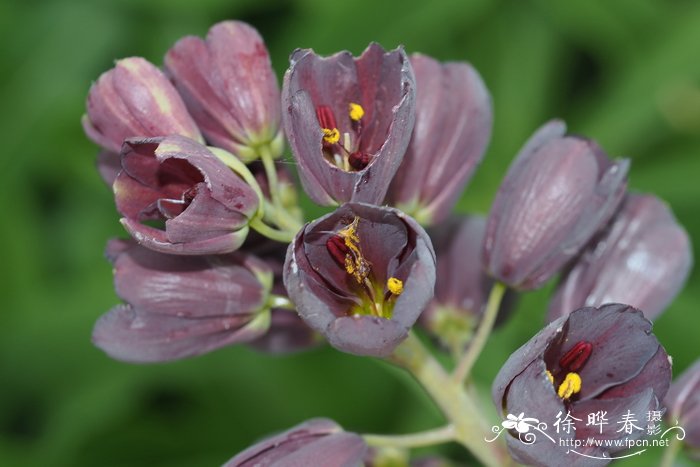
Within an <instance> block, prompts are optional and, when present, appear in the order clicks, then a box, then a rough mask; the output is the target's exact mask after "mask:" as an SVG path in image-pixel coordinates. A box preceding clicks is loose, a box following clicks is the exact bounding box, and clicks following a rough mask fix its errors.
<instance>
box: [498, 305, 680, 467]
mask: <svg viewBox="0 0 700 467" xmlns="http://www.w3.org/2000/svg"><path fill="white" fill-rule="evenodd" d="M670 381H671V363H670V360H669V357H668V355H667V354H666V351H665V350H664V348H663V347H662V346H661V345H660V344H659V342H658V340H657V339H656V337H655V336H654V334H652V332H651V323H650V322H649V321H648V320H647V319H645V318H644V315H643V314H642V313H641V312H640V311H639V310H636V309H634V308H632V307H629V306H627V305H620V304H609V305H604V306H602V307H600V308H599V309H596V308H581V309H578V310H576V311H573V312H572V313H571V314H570V315H568V316H565V317H562V318H559V319H557V320H556V321H554V322H552V323H550V324H549V325H548V326H547V327H545V328H544V329H543V330H542V331H540V332H539V333H538V334H537V335H536V336H535V337H533V338H532V339H530V341H529V342H527V343H526V344H525V345H523V346H522V347H520V348H519V349H518V350H516V351H515V352H514V353H513V354H512V355H511V356H510V358H509V359H508V361H507V362H506V363H505V365H503V367H502V368H501V370H500V372H499V373H498V375H497V376H496V379H495V381H494V383H493V388H492V395H493V401H494V404H495V405H496V407H497V408H498V409H499V410H500V411H502V416H503V417H504V418H505V416H506V414H508V417H507V418H508V420H506V421H504V422H503V426H504V428H508V429H510V430H512V431H510V432H507V433H506V442H507V443H508V449H509V451H510V453H511V455H512V456H513V457H514V458H515V460H516V461H517V462H520V463H524V464H528V465H538V466H552V465H566V464H569V463H571V462H574V458H573V457H572V454H571V452H570V450H571V447H572V446H574V445H576V446H581V448H579V449H578V451H579V453H583V454H585V455H587V456H593V457H596V458H602V457H610V455H611V454H614V453H615V452H619V451H621V450H624V449H626V448H627V446H629V445H628V444H626V443H627V442H634V440H636V439H638V438H639V437H641V436H642V435H644V434H646V430H631V431H629V432H627V431H626V430H621V429H620V425H618V424H617V423H616V422H617V421H618V420H621V419H622V417H623V416H624V415H625V414H626V413H627V412H628V411H629V412H630V413H632V414H638V415H641V414H644V415H646V414H647V413H648V412H650V411H656V410H661V409H660V403H659V401H661V400H662V399H663V397H664V395H665V394H666V392H667V391H668V387H669V384H670ZM598 411H604V412H605V418H606V420H608V422H607V424H600V425H597V424H591V423H589V420H590V418H589V415H590V414H595V413H597V412H598ZM517 414H520V416H519V417H518V418H517V419H516V415H517ZM567 414H568V415H570V417H571V418H570V419H569V421H570V422H572V423H573V425H574V426H573V427H572V428H571V429H570V430H566V431H565V430H561V431H559V430H557V433H556V436H557V437H558V438H559V439H558V440H556V441H550V440H549V439H547V438H546V437H545V436H541V437H537V436H536V440H535V441H534V442H532V443H524V442H522V441H521V440H522V439H523V438H520V437H519V435H520V434H521V433H526V432H527V431H528V428H527V426H524V424H526V423H527V422H528V421H529V422H530V423H533V424H534V425H535V426H536V425H537V423H539V422H544V423H546V424H547V426H553V425H552V424H553V423H555V422H556V420H559V421H560V423H561V420H562V419H564V418H565V417H566V416H567ZM523 417H527V418H528V419H529V420H523ZM515 430H517V433H516V432H515ZM590 438H594V439H596V440H597V441H600V444H596V445H590V444H586V440H587V439H590ZM576 443H578V444H576ZM567 446H568V447H567ZM606 463H607V462H606V461H602V462H598V463H595V464H591V465H605V464H606ZM577 465H578V464H577ZM586 465H589V464H586Z"/></svg>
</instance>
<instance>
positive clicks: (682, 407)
mask: <svg viewBox="0 0 700 467" xmlns="http://www.w3.org/2000/svg"><path fill="white" fill-rule="evenodd" d="M664 405H665V406H666V410H667V412H666V421H667V422H668V424H669V425H671V426H674V425H676V424H678V425H679V426H680V427H682V428H683V429H684V430H685V439H684V440H683V442H684V443H685V445H686V446H687V447H688V449H689V450H690V455H691V456H692V457H693V459H698V460H700V360H698V361H696V362H695V363H693V365H692V366H691V367H690V368H688V369H687V370H685V371H684V372H683V374H681V375H680V376H679V377H677V378H676V379H675V380H674V382H673V384H672V385H671V389H669V390H668V394H667V395H666V399H664Z"/></svg>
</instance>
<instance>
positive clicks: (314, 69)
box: [282, 43, 415, 205]
mask: <svg viewBox="0 0 700 467" xmlns="http://www.w3.org/2000/svg"><path fill="white" fill-rule="evenodd" d="M290 60H291V65H290V68H289V70H287V73H286V74H285V77H284V85H283V89H282V99H283V103H284V109H285V112H284V113H283V115H282V118H283V123H284V127H285V130H286V133H287V137H288V139H289V144H290V146H291V148H292V152H293V153H294V157H295V158H296V161H297V164H298V167H299V176H300V178H301V182H302V184H303V186H304V189H305V190H306V192H307V193H308V195H309V196H310V197H311V199H313V200H314V201H315V202H316V203H318V204H322V205H336V204H340V203H343V202H346V201H357V202H365V203H372V204H379V203H381V202H382V201H383V200H384V196H385V195H386V192H387V189H388V187H389V182H390V181H391V179H392V177H393V176H394V174H395V173H396V170H397V169H398V168H399V165H400V164H401V160H402V158H403V155H404V153H405V151H406V147H407V146H408V142H409V140H410V138H411V130H412V129H413V123H414V119H415V115H414V112H415V85H414V81H413V72H412V71H411V65H410V63H409V61H408V57H406V54H405V53H404V51H403V49H401V48H399V49H396V50H393V51H391V52H385V51H384V49H382V47H381V46H379V45H378V44H374V43H373V44H370V45H369V47H367V49H366V50H365V51H364V52H363V53H362V55H361V56H360V57H359V58H353V57H352V55H351V54H350V53H349V52H340V53H337V54H335V55H333V56H330V57H325V58H323V57H319V56H318V55H316V54H315V53H314V52H313V51H312V50H309V49H303V50H301V49H300V50H297V51H296V52H294V53H293V54H292V56H291V59H290Z"/></svg>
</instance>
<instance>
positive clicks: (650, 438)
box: [484, 410, 685, 460]
mask: <svg viewBox="0 0 700 467" xmlns="http://www.w3.org/2000/svg"><path fill="white" fill-rule="evenodd" d="M606 415H607V412H605V411H598V412H595V413H591V414H588V417H587V418H586V423H585V426H586V427H591V426H597V427H598V428H599V434H601V435H602V434H603V427H604V425H609V424H610V423H609V421H608V419H607V418H606ZM662 415H663V412H662V411H649V412H647V414H646V421H647V424H646V426H644V427H643V426H640V425H637V424H635V423H640V424H641V425H643V423H641V422H639V421H638V420H637V418H636V415H635V414H634V413H632V411H631V410H628V411H627V412H626V413H625V414H624V415H623V416H622V417H620V420H618V421H616V423H615V424H614V425H612V426H611V428H610V429H609V430H607V435H606V436H601V437H595V436H586V437H585V438H577V437H576V422H583V419H582V418H576V417H574V416H573V415H572V414H571V413H570V412H567V413H566V414H562V412H559V413H558V414H557V417H556V421H554V423H552V424H551V425H548V424H547V423H546V422H542V421H540V420H539V419H537V418H534V417H526V416H525V413H524V412H521V413H520V414H519V415H517V416H516V415H513V414H508V415H507V416H506V419H505V420H503V421H502V422H501V424H500V425H494V426H493V427H491V431H492V432H493V433H495V436H494V437H493V438H490V439H489V438H484V441H486V442H487V443H492V442H494V441H495V440H496V439H498V438H499V437H500V435H501V433H503V432H504V431H510V432H511V434H512V435H513V436H514V437H516V436H517V438H518V439H519V440H520V442H521V443H523V444H525V445H532V444H535V442H537V440H538V435H539V434H541V435H543V436H544V438H546V439H547V440H549V441H550V442H551V443H553V444H557V445H559V446H561V447H565V448H566V453H567V454H569V453H573V454H576V455H579V456H582V457H588V458H591V459H605V460H612V459H622V458H626V457H632V456H638V455H641V454H642V453H644V452H645V451H646V450H647V449H648V448H649V447H668V446H669V443H670V441H671V439H672V436H673V435H675V437H676V439H677V440H678V441H682V440H683V439H685V429H683V427H681V426H680V425H678V422H677V421H676V424H675V425H673V426H671V427H668V428H667V429H666V430H663V431H662V427H661V425H660V424H659V423H657V422H660V421H661V416H662ZM548 428H549V429H550V430H554V431H555V433H553V434H560V435H567V436H566V437H563V436H558V437H557V438H556V439H555V437H553V436H551V435H550V434H548V433H547V430H548ZM516 433H517V435H516ZM612 433H614V434H620V436H622V437H614V436H610V435H611V434H612ZM571 435H573V438H572V437H571ZM644 435H646V436H647V438H639V436H644ZM635 436H637V437H635ZM596 448H598V449H601V450H603V453H602V455H592V454H587V453H585V452H581V451H584V450H591V449H592V450H593V452H595V450H596ZM610 448H616V449H620V448H622V449H634V448H640V449H639V450H636V451H634V452H631V453H628V454H624V455H621V456H616V457H612V456H610V455H609V454H608V453H607V452H604V451H605V450H607V449H610Z"/></svg>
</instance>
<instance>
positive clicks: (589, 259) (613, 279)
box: [549, 195, 693, 320]
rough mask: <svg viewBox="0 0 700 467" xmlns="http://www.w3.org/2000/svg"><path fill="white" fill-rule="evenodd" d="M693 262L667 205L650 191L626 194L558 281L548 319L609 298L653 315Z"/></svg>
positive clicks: (675, 290) (664, 304) (680, 283)
mask: <svg viewBox="0 0 700 467" xmlns="http://www.w3.org/2000/svg"><path fill="white" fill-rule="evenodd" d="M692 261H693V260H692V253H691V251H690V240H689V239H688V235H687V234H686V232H685V230H683V227H681V226H680V225H678V223H677V222H676V219H675V218H674V217H673V213H672V212H671V210H670V209H669V208H668V206H666V204H664V203H663V202H662V201H661V200H659V199H658V198H656V197H655V196H652V195H629V196H627V199H626V200H625V202H624V204H623V206H622V209H621V210H620V212H619V213H618V214H617V215H616V217H615V219H614V221H613V223H612V225H611V226H610V227H609V229H608V230H607V231H606V232H605V233H604V235H603V236H602V237H601V238H600V239H599V240H597V241H596V242H595V243H594V244H592V245H591V246H590V247H588V249H587V250H586V251H585V252H584V253H583V255H582V256H581V258H579V259H578V260H576V262H575V263H574V264H573V265H572V267H571V269H570V270H569V271H568V272H567V274H566V276H565V277H564V279H563V280H562V282H561V283H560V284H559V286H558V288H557V292H556V294H555V295H554V298H553V299H552V302H551V304H550V306H549V319H550V320H554V319H556V318H558V317H560V316H563V315H564V314H566V313H568V312H569V311H571V310H574V309H576V308H578V307H581V306H600V305H602V304H604V303H613V302H617V303H627V304H629V305H631V306H634V307H635V308H639V309H640V310H642V311H643V312H644V316H646V317H647V318H648V319H654V318H656V317H657V316H658V315H659V314H661V312H662V311H663V310H664V309H665V308H666V307H667V306H668V305H669V303H671V301H672V300H673V298H674V297H675V296H676V294H677V293H678V292H679V291H680V289H681V287H682V286H683V283H684V282H685V280H686V278H687V277H688V273H689V272H690V266H691V264H692Z"/></svg>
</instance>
